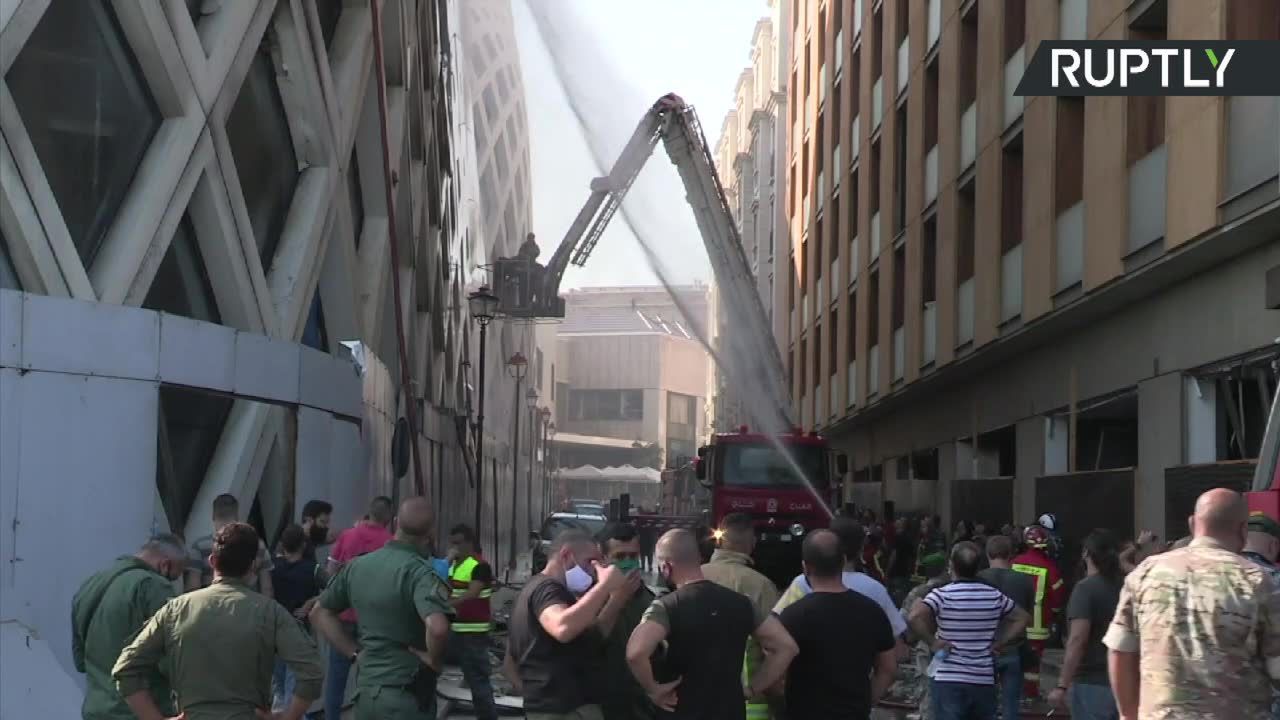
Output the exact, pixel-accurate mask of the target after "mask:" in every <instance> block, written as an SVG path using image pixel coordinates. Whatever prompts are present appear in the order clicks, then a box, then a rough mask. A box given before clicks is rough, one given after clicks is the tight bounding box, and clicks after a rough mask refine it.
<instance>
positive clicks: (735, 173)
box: [712, 0, 788, 431]
mask: <svg viewBox="0 0 1280 720" xmlns="http://www.w3.org/2000/svg"><path fill="white" fill-rule="evenodd" d="M766 4H767V6H768V10H769V11H770V15H769V16H768V17H763V18H761V19H760V21H759V22H757V23H756V27H755V31H754V32H753V33H752V37H751V51H750V63H751V64H750V65H749V66H747V67H746V68H745V69H744V70H743V71H742V74H741V75H739V77H738V83H737V87H736V88H735V91H734V101H735V102H734V107H733V109H731V110H730V111H729V112H728V114H727V115H726V116H725V118H724V123H723V125H722V126H721V129H720V139H719V140H718V141H717V142H716V147H715V153H714V157H715V161H716V172H717V173H718V174H719V176H720V181H721V182H722V183H723V184H724V188H725V193H726V195H727V196H728V200H729V207H730V209H731V210H732V212H733V216H734V221H735V222H736V224H737V227H738V232H739V233H740V234H741V238H742V248H743V250H744V251H745V253H746V256H747V262H749V263H750V264H751V271H752V273H753V274H754V275H755V279H756V289H757V291H758V292H759V294H760V300H761V302H762V303H763V304H764V306H765V314H766V316H767V317H768V318H769V319H770V321H771V322H772V324H773V327H774V330H775V335H776V336H778V337H781V336H782V335H781V334H782V332H783V328H782V327H781V326H779V325H778V323H777V321H775V320H774V315H773V304H774V303H773V297H774V292H775V290H774V285H775V282H774V255H775V248H776V245H777V238H778V237H779V236H782V235H785V234H786V231H787V217H786V214H785V213H783V208H782V206H781V204H780V203H781V201H780V198H781V196H780V195H779V194H778V191H779V190H780V189H781V178H783V177H784V175H783V170H784V169H785V167H786V166H785V164H784V163H785V162H786V154H785V153H782V152H778V151H777V148H779V147H784V146H785V144H786V123H785V122H779V119H780V118H785V115H786V98H787V96H786V92H785V90H786V87H785V85H784V83H783V80H784V78H785V77H786V76H785V73H784V72H783V71H782V68H783V66H784V65H785V63H786V62H787V57H788V54H787V45H786V38H787V35H785V34H783V35H779V33H777V31H776V28H778V27H780V26H781V25H782V13H783V12H784V11H785V3H783V2H779V1H778V0H769V2H768V3H766ZM718 299H719V294H718V293H717V292H716V289H715V288H713V289H712V316H713V318H714V323H713V328H714V343H715V345H716V347H729V346H730V343H729V341H728V334H729V333H731V332H733V331H734V328H732V327H730V326H729V323H728V313H722V312H718V311H717V307H718ZM714 383H715V386H714V387H715V390H714V393H715V401H714V404H713V411H712V414H713V423H714V427H715V428H716V429H719V430H721V431H723V430H728V429H732V428H736V427H737V426H739V425H741V424H742V423H749V418H748V417H747V416H746V412H745V410H744V408H743V407H742V406H741V402H740V400H739V399H738V398H737V397H736V396H735V392H734V388H732V387H730V385H729V382H728V377H727V376H725V375H724V374H723V373H720V372H715V380H714Z"/></svg>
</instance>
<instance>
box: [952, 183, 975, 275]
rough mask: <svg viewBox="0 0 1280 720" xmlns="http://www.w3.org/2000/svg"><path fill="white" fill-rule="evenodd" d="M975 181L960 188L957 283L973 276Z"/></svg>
mask: <svg viewBox="0 0 1280 720" xmlns="http://www.w3.org/2000/svg"><path fill="white" fill-rule="evenodd" d="M973 185H974V183H973V182H972V181H971V182H969V183H968V184H966V185H965V186H964V187H962V188H960V193H959V205H958V207H957V210H958V213H957V218H956V220H957V224H958V231H957V233H956V284H960V283H963V282H964V281H965V280H968V279H969V278H972V277H973V252H974V247H973V245H974V237H975V234H976V229H975V227H974V222H975V220H976V214H975V213H974V197H973V192H974V187H973Z"/></svg>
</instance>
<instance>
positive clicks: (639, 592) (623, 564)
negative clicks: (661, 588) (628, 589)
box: [597, 522, 657, 720]
mask: <svg viewBox="0 0 1280 720" xmlns="http://www.w3.org/2000/svg"><path fill="white" fill-rule="evenodd" d="M597 539H598V540H599V541H600V547H601V548H603V550H604V556H605V560H607V561H608V562H609V564H610V565H612V566H614V567H615V568H617V569H619V570H621V571H623V572H625V573H628V574H632V573H635V572H636V571H638V570H639V569H640V563H641V558H642V557H643V555H644V549H643V541H642V539H641V535H640V533H639V532H637V531H636V528H635V526H634V525H631V524H629V523H621V522H614V523H609V525H608V526H606V527H605V529H604V530H602V531H601V532H600V534H599V535H597ZM624 590H625V588H624ZM652 602H653V593H652V592H650V591H649V589H648V588H646V587H644V585H640V586H639V587H637V588H636V589H635V590H634V591H633V592H632V593H631V594H630V596H628V598H627V602H626V604H625V605H624V606H623V608H622V612H621V614H620V615H619V616H618V620H617V622H616V623H614V626H613V632H611V633H609V635H608V637H607V638H606V639H605V672H604V678H603V680H604V688H605V692H604V702H603V703H602V705H603V707H602V709H603V710H604V720H651V719H652V718H653V717H655V715H656V713H657V711H656V708H654V706H653V703H651V702H649V699H648V698H646V697H645V693H644V689H643V688H641V687H640V685H639V684H638V683H637V682H636V681H635V678H633V677H632V676H631V671H630V670H629V669H628V668H627V639H628V638H630V637H631V632H632V631H633V630H635V629H636V626H637V625H639V624H640V620H641V618H643V617H644V611H645V610H647V609H648V608H649V605H650V604H651V603H652Z"/></svg>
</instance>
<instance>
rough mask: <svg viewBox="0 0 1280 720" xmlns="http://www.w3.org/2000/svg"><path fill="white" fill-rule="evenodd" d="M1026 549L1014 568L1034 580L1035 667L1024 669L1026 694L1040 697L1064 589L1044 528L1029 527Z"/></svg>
mask: <svg viewBox="0 0 1280 720" xmlns="http://www.w3.org/2000/svg"><path fill="white" fill-rule="evenodd" d="M1026 541H1027V549H1026V550H1025V551H1024V552H1023V553H1022V554H1020V555H1018V556H1017V557H1015V558H1014V559H1013V563H1012V565H1013V569H1014V570H1016V571H1018V572H1020V573H1025V574H1027V575H1030V576H1031V577H1032V578H1033V579H1034V580H1035V586H1036V590H1035V605H1034V607H1032V608H1031V622H1030V623H1029V624H1028V625H1027V645H1028V646H1029V647H1030V648H1031V650H1032V651H1033V652H1034V653H1035V656H1036V660H1035V663H1034V665H1033V666H1032V667H1030V668H1023V694H1024V695H1025V696H1026V697H1038V696H1039V694H1040V657H1041V656H1042V655H1043V654H1044V647H1045V643H1047V642H1048V640H1049V635H1050V634H1051V632H1052V627H1053V623H1054V621H1055V619H1056V618H1057V614H1058V612H1060V611H1061V609H1062V603H1063V596H1064V594H1065V593H1064V586H1063V581H1062V573H1061V572H1060V571H1059V570H1058V563H1056V562H1054V560H1053V558H1051V557H1049V554H1048V548H1049V543H1050V542H1051V538H1050V536H1049V532H1048V531H1047V530H1045V529H1044V528H1042V527H1037V526H1033V527H1030V528H1027V534H1026Z"/></svg>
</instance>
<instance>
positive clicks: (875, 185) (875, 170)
mask: <svg viewBox="0 0 1280 720" xmlns="http://www.w3.org/2000/svg"><path fill="white" fill-rule="evenodd" d="M870 170H871V187H870V188H869V189H868V194H869V195H870V197H869V198H868V200H870V202H871V210H870V212H871V217H872V218H873V219H874V218H875V216H876V213H878V212H880V139H879V138H876V141H875V142H873V143H871V168H870ZM872 232H874V231H872ZM873 242H874V239H873ZM878 249H879V248H878V247H876V246H874V245H873V246H872V252H871V256H872V257H875V253H876V251H877V250H878Z"/></svg>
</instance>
